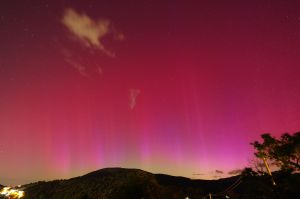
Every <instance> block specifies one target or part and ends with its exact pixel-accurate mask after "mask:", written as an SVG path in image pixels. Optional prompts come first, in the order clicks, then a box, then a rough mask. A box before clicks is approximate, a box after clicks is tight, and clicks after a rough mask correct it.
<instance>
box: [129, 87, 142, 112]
mask: <svg viewBox="0 0 300 199" xmlns="http://www.w3.org/2000/svg"><path fill="white" fill-rule="evenodd" d="M140 92H141V91H140V90H139V89H130V90H129V108H130V109H131V110H133V109H134V107H135V106H136V98H137V97H138V95H139V94H140Z"/></svg>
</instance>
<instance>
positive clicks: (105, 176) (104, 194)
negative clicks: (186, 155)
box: [24, 168, 300, 199]
mask: <svg viewBox="0 0 300 199" xmlns="http://www.w3.org/2000/svg"><path fill="white" fill-rule="evenodd" d="M280 175H281V174H280ZM280 175H279V174H277V175H276V176H275V178H276V180H277V181H278V183H280V184H281V185H280V186H277V187H274V186H272V184H271V183H270V179H269V178H268V177H267V176H246V177H243V178H242V177H240V176H235V177H231V178H226V179H220V180H192V179H189V178H184V177H176V176H169V175H164V174H152V173H149V172H146V171H142V170H139V169H123V168H106V169H101V170H98V171H94V172H91V173H88V174H86V175H83V176H80V177H76V178H71V179H69V180H54V181H50V182H37V183H31V184H28V185H25V186H24V187H25V192H26V195H25V198H27V199H43V198H45V199H46V198H47V199H51V198H53V199H69V198H70V199H126V198H130V199H141V198H144V199H177V198H178V199H179V198H180V199H184V198H186V197H189V198H191V199H197V198H199V199H200V198H203V197H204V196H206V195H207V194H208V193H213V194H216V193H218V194H217V195H216V196H218V198H225V196H226V195H228V196H230V197H231V198H270V199H271V198H276V197H277V195H279V194H281V195H284V196H283V197H280V198H288V197H285V196H293V197H294V198H295V197H296V198H297V196H300V194H299V190H298V189H299V188H298V187H300V186H299V185H300V176H299V175H298V174H297V175H290V176H286V175H281V176H280Z"/></svg>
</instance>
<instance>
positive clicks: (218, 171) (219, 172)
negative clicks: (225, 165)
mask: <svg viewBox="0 0 300 199" xmlns="http://www.w3.org/2000/svg"><path fill="white" fill-rule="evenodd" d="M215 172H216V173H218V174H223V173H224V172H223V171H220V170H216V171H215Z"/></svg>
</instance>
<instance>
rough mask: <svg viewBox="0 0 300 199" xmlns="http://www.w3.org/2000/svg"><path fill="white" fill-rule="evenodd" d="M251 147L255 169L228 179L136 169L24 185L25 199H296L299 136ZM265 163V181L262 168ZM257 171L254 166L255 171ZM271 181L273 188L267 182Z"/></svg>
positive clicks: (299, 187)
mask: <svg viewBox="0 0 300 199" xmlns="http://www.w3.org/2000/svg"><path fill="white" fill-rule="evenodd" d="M261 137H262V142H259V141H255V142H253V143H252V145H253V146H254V148H255V150H256V151H255V156H256V158H257V159H256V161H255V162H256V163H258V164H256V166H255V165H254V166H253V167H252V168H245V169H244V170H243V172H242V173H241V174H240V175H238V176H234V177H230V178H226V179H219V180H191V179H188V178H184V177H175V176H169V175H164V174H152V173H149V172H146V171H142V170H138V169H122V168H107V169H102V170H98V171H95V172H92V173H89V174H87V175H84V176H80V177H76V178H72V179H69V180H55V181H50V182H37V183H31V184H28V185H24V187H23V188H24V189H25V192H26V195H25V198H26V199H46V198H47V199H127V198H130V199H142V198H143V199H177V198H178V199H179V198H180V199H184V198H186V197H189V198H190V199H202V198H206V199H208V198H209V197H208V193H211V194H212V198H226V196H227V198H228V197H230V198H241V199H256V198H257V199H277V198H282V199H285V198H300V173H299V170H300V169H299V168H300V167H299V162H300V133H295V134H293V135H290V134H288V133H285V134H283V135H282V136H281V137H280V138H275V137H273V136H271V135H270V134H263V135H262V136H261ZM265 162H266V163H269V165H270V167H271V169H272V170H273V171H274V169H276V171H275V172H272V176H270V175H269V174H268V172H267V169H265V164H264V163H265ZM257 165H258V166H257ZM273 181H275V182H276V185H274V184H273V183H272V182H273Z"/></svg>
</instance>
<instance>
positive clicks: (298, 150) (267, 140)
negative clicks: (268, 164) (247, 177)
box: [251, 132, 300, 171]
mask: <svg viewBox="0 0 300 199" xmlns="http://www.w3.org/2000/svg"><path fill="white" fill-rule="evenodd" d="M261 138H262V139H263V141H262V142H261V143H260V142H258V141H255V142H253V143H251V144H252V145H253V146H254V148H255V149H256V152H255V155H256V157H258V158H266V159H269V160H271V161H273V162H274V163H275V164H276V165H278V166H279V167H280V168H281V170H283V171H300V132H297V133H294V134H293V135H290V134H289V133H285V134H283V135H282V136H281V137H280V138H275V137H273V136H271V135H270V134H268V133H267V134H262V135H261Z"/></svg>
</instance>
